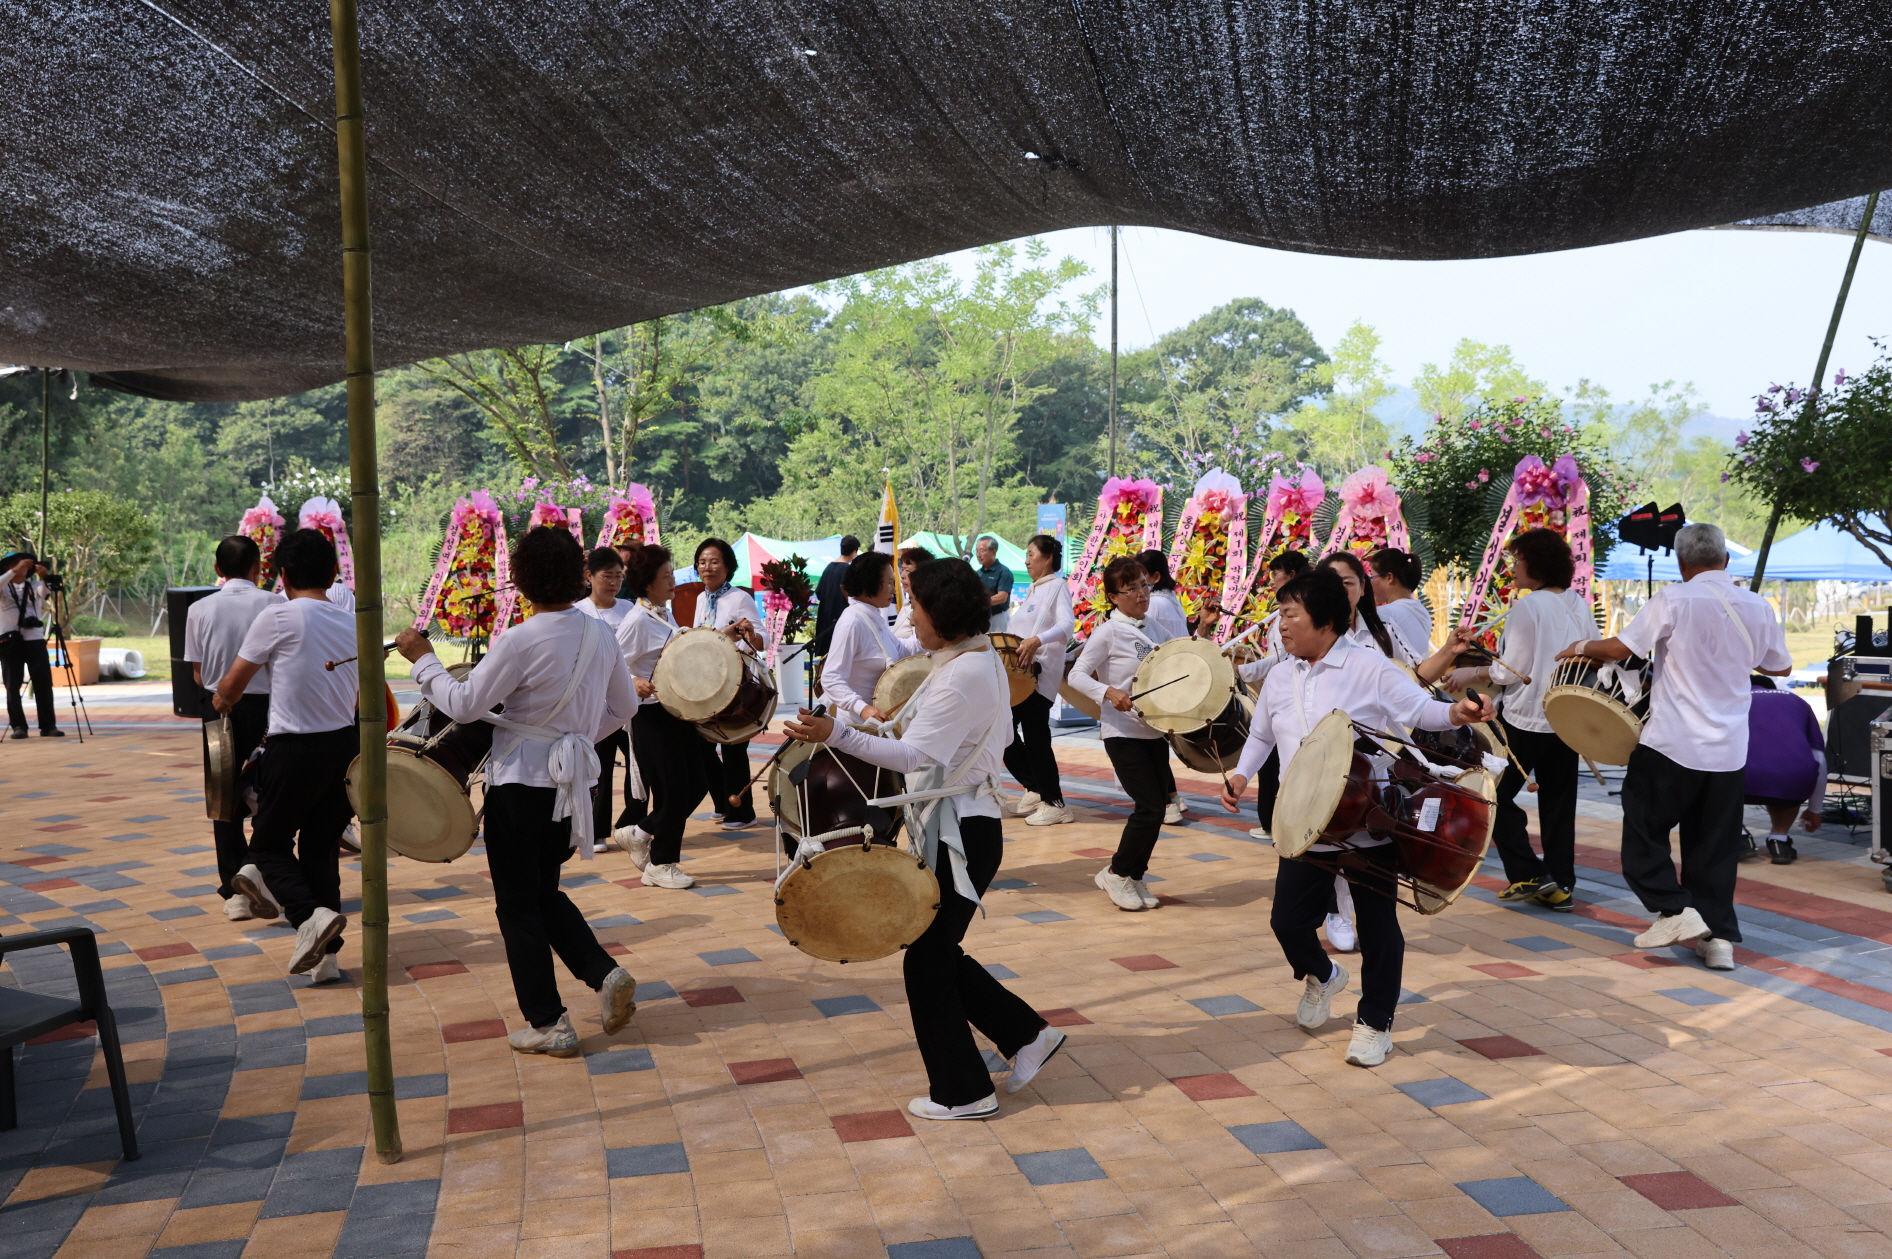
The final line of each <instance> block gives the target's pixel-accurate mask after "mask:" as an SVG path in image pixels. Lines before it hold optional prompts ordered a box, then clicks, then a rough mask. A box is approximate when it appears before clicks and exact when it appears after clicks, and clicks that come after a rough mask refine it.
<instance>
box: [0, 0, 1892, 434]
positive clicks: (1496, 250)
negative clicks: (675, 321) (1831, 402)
mask: <svg viewBox="0 0 1892 1259" xmlns="http://www.w3.org/2000/svg"><path fill="white" fill-rule="evenodd" d="M1889 19H1892V5H1889V4H1888V3H1885V2H1884V0H1879V2H1868V3H1860V4H1855V5H1830V6H1829V5H1820V4H1809V3H1806V0H1717V2H1708V0H1701V2H1692V3H1691V2H1688V0H1512V2H1502V0H1298V2H1295V3H1289V2H1287V0H1280V2H1273V3H1255V2H1250V3H1233V2H1216V0H1144V2H1142V3H1134V2H1131V0H848V2H846V3H838V2H834V0H829V2H827V3H823V2H820V0H773V2H771V0H690V2H689V3H682V4H661V3H653V2H651V0H639V2H637V3H624V2H622V0H566V2H563V3H560V2H555V0H398V2H396V0H379V2H375V3H369V4H367V5H365V6H364V8H363V12H362V15H361V23H362V32H361V39H362V50H363V69H364V81H365V84H366V94H367V135H368V155H369V159H370V163H371V165H370V184H371V215H372V223H373V231H374V248H375V325H376V351H377V359H378V361H379V362H380V364H381V365H383V366H388V365H392V364H397V363H402V362H410V361H414V360H417V359H421V358H426V357H430V356H433V355H438V354H442V353H447V352H453V351H460V350H467V349H474V348H479V347H485V346H495V345H513V344H524V343H533V342H549V341H561V340H567V339H570V338H572V337H574V336H578V335H582V334H586V333H590V332H593V331H596V330H598V329H602V328H608V327H615V326H619V325H623V324H626V323H631V322H635V321H639V320H642V319H646V318H650V317H652V316H656V315H662V314H667V313H672V312H677V311H682V310H688V309H692V308H695V307H699V306H703V305H707V304H711V303H717V302H724V301H729V300H732V299H736V298H740V297H744V296H749V295H753V294H757V293H764V292H770V291H774V290H778V289H782V288H787V287H792V286H795V285H799V284H804V283H808V282H811V281H817V280H821V279H825V278H829V277H834V276H839V275H846V274H850V273H854V272H858V271H863V270H867V269H871V268H875V267H882V266H887V265H891V264H895V263H899V262H903V261H907V260H911V259H914V258H920V257H926V256H929V255H933V254H938V253H942V252H946V251H950V250H955V249H961V248H965V247H968V246H972V245H978V244H984V243H987V242H991V241H998V240H1006V239H1012V238H1016V237H1020V236H1025V235H1029V234H1032V233H1038V232H1045V231H1050V230H1053V229H1057V228H1065V227H1080V226H1088V225H1099V224H1109V223H1121V224H1140V225H1146V226H1153V227H1164V228H1175V229H1181V230H1185V231H1192V232H1199V233H1203V234H1206V235H1210V236H1217V237H1222V238H1224V239H1228V240H1232V241H1238V242H1244V243H1249V244H1255V245H1265V246H1271V247H1274V248H1280V249H1292V250H1303V251H1309V252H1314V253H1327V254H1342V255H1350V256H1356V257H1372V258H1404V259H1437V258H1472V257H1488V256H1494V255H1502V254H1516V253H1527V252H1540V251H1546V250H1557V249H1570V248H1576V247H1580V246H1588V245H1600V244H1605V243H1609V242H1614V241H1621V240H1627V239H1631V238H1636V237H1644V236H1651V235H1657V234H1661V233H1666V232H1674V231H1680V230H1684V229H1688V228H1696V227H1706V226H1711V225H1716V224H1727V223H1731V222H1734V221H1736V220H1742V219H1755V218H1760V217H1764V216H1769V215H1777V214H1781V213H1785V212H1788V211H1792V210H1795V209H1796V208H1799V207H1805V206H1815V205H1821V204H1824V203H1827V202H1832V201H1838V200H1843V199H1844V198H1847V197H1854V196H1859V195H1862V194H1864V193H1865V192H1867V191H1869V190H1871V189H1875V188H1884V187H1886V186H1888V185H1892V73H1888V71H1887V67H1888V65H1892V48H1889V47H1888V44H1889V43H1892V40H1889V38H1888V32H1892V20H1889ZM0 29H5V30H7V31H8V32H10V37H9V38H8V39H7V40H6V42H5V47H4V49H0V67H4V81H5V83H6V85H7V86H6V91H5V93H4V94H3V95H0V136H4V137H5V139H4V145H5V150H6V160H5V161H4V162H0V240H4V242H5V247H4V252H3V253H0V269H3V274H0V281H3V283H0V361H13V362H21V363H34V364H50V365H53V366H64V367H73V368H82V369H85V370H88V371H91V372H93V373H95V374H98V375H100V376H102V377H103V379H104V381H105V382H107V383H112V384H115V385H117V386H119V387H122V388H128V389H131V390H134V391H137V392H143V393H149V394H153V395H157V396H161V397H171V398H178V399H195V400H216V399H244V398H257V397H266V396H273V395H279V394H284V393H291V392H295V391H299V390H303V389H307V388H311V387H313V386H316V385H320V384H323V383H326V382H330V381H334V380H337V379H339V378H340V377H341V376H342V336H341V321H342V308H341V301H340V268H339V264H338V261H337V242H338V239H339V226H338V218H337V213H338V212H337V192H336V158H335V139H334V131H333V127H334V122H333V100H334V96H333V80H332V73H331V60H330V47H329V27H328V14H327V6H326V5H323V4H321V3H320V2H319V0H297V2H296V3H284V2H282V0H85V2H84V3H80V2H79V0H0Z"/></svg>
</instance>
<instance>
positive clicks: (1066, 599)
mask: <svg viewBox="0 0 1892 1259" xmlns="http://www.w3.org/2000/svg"><path fill="white" fill-rule="evenodd" d="M1076 631H1077V616H1076V614H1075V613H1074V612H1073V611H1072V609H1071V588H1070V586H1069V585H1067V584H1066V583H1065V580H1064V578H1063V577H1061V576H1059V575H1058V574H1056V573H1053V574H1052V575H1051V576H1049V577H1040V578H1038V580H1036V581H1034V582H1032V583H1031V589H1030V590H1027V591H1026V592H1025V598H1024V601H1023V602H1022V603H1020V604H1019V605H1018V610H1017V611H1016V612H1014V613H1012V633H1014V634H1016V635H1018V636H1019V638H1021V639H1025V638H1036V639H1037V640H1038V644H1039V645H1038V655H1037V656H1036V657H1035V659H1036V660H1037V662H1038V665H1039V671H1038V693H1039V694H1040V695H1042V696H1044V697H1045V698H1046V699H1056V698H1057V694H1058V683H1060V682H1062V681H1064V645H1065V644H1066V643H1068V642H1070V641H1071V635H1072V634H1073V633H1075V632H1076Z"/></svg>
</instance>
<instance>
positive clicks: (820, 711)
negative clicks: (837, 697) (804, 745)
mask: <svg viewBox="0 0 1892 1259" xmlns="http://www.w3.org/2000/svg"><path fill="white" fill-rule="evenodd" d="M827 713H828V706H827V705H826V704H816V705H815V710H814V712H813V713H812V714H811V715H812V716H815V717H825V716H827ZM797 742H799V740H796V739H783V740H782V746H780V747H778V748H776V749H775V755H774V756H771V757H770V758H769V759H768V760H766V761H764V762H762V768H761V769H758V770H757V771H756V772H755V773H754V774H752V775H750V777H749V781H748V782H746V783H744V784H743V787H742V790H741V791H738V792H736V793H735V794H733V795H731V796H730V797H729V807H730V808H732V809H733V808H736V807H738V806H737V801H739V800H740V799H741V798H742V797H743V796H744V795H747V794H748V792H749V790H750V789H751V788H752V787H754V786H755V785H756V780H757V779H759V778H761V777H762V775H764V774H766V773H768V772H769V770H770V768H771V767H773V766H774V764H775V762H777V761H779V760H781V759H782V753H784V752H786V751H788V749H789V748H790V747H792V746H793V745H794V744H795V743H797Z"/></svg>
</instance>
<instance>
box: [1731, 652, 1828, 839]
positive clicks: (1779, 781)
mask: <svg viewBox="0 0 1892 1259" xmlns="http://www.w3.org/2000/svg"><path fill="white" fill-rule="evenodd" d="M1749 691H1750V697H1749V702H1748V710H1747V782H1746V786H1745V788H1744V790H1745V794H1746V797H1747V802H1748V803H1749V804H1759V805H1765V806H1766V808H1767V816H1768V819H1769V820H1770V822H1771V823H1772V825H1771V827H1770V829H1769V830H1768V834H1767V855H1768V856H1769V857H1771V858H1773V861H1774V864H1775V865H1777V866H1784V865H1787V864H1788V863H1790V862H1791V861H1793V859H1794V858H1795V857H1797V856H1799V855H1800V854H1798V853H1796V852H1795V851H1794V850H1793V839H1792V838H1791V837H1790V836H1789V835H1788V833H1787V832H1788V831H1789V830H1790V829H1791V828H1792V826H1793V822H1794V814H1796V813H1798V814H1800V824H1801V825H1802V826H1804V827H1806V829H1807V830H1809V831H1817V830H1819V829H1820V810H1821V808H1822V807H1823V806H1824V804H1825V802H1826V738H1825V736H1823V735H1822V734H1821V733H1820V722H1819V719H1818V718H1816V717H1815V716H1814V715H1813V708H1812V706H1811V705H1809V704H1808V703H1807V702H1806V701H1805V700H1803V699H1801V698H1800V697H1799V696H1798V695H1795V694H1794V693H1793V692H1792V691H1781V690H1776V689H1775V688H1774V679H1772V678H1770V677H1763V676H1761V675H1759V674H1756V675H1754V676H1753V677H1752V678H1750V679H1749ZM1802 805H1805V806H1806V808H1805V809H1804V810H1803V809H1802V808H1801V806H1802Z"/></svg>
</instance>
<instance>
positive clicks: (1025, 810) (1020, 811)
mask: <svg viewBox="0 0 1892 1259" xmlns="http://www.w3.org/2000/svg"><path fill="white" fill-rule="evenodd" d="M1043 801H1044V797H1043V796H1041V795H1039V794H1038V793H1037V792H1035V791H1027V792H1026V793H1025V794H1024V795H1022V796H1020V797H1019V798H1018V801H1017V803H1015V804H1013V805H1012V812H1013V813H1014V814H1015V815H1017V816H1018V817H1030V816H1031V813H1032V810H1033V809H1036V808H1037V807H1038V806H1039V804H1041V803H1042V802H1043Z"/></svg>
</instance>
